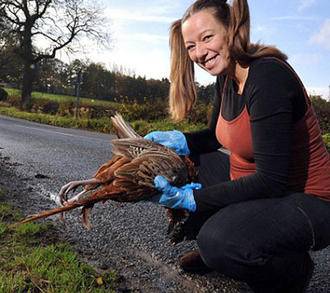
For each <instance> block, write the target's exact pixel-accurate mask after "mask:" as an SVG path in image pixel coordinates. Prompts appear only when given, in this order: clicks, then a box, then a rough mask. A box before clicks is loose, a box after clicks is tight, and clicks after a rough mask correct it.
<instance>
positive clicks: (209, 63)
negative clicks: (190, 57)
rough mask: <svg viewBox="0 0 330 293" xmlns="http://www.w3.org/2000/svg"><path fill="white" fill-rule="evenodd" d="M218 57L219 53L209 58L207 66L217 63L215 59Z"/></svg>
mask: <svg viewBox="0 0 330 293" xmlns="http://www.w3.org/2000/svg"><path fill="white" fill-rule="evenodd" d="M217 57H218V55H216V56H214V57H212V58H210V59H209V60H207V61H206V62H205V66H206V67H207V68H209V67H212V66H213V65H214V63H215V59H216V58H217Z"/></svg>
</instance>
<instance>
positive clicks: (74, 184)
mask: <svg viewBox="0 0 330 293" xmlns="http://www.w3.org/2000/svg"><path fill="white" fill-rule="evenodd" d="M99 183H100V180H99V179H96V178H92V179H87V180H78V181H70V182H69V183H67V184H65V185H63V186H62V187H61V189H60V192H59V193H58V198H59V202H60V203H61V205H64V204H66V203H67V202H68V194H69V192H70V191H73V192H74V191H75V190H76V189H77V188H78V187H79V186H86V185H90V184H93V185H96V186H97V185H98V184H99ZM87 191H88V189H87V190H86V189H84V190H83V191H82V192H80V193H78V194H77V195H76V196H74V197H73V198H71V199H70V202H72V201H74V200H77V199H78V198H79V197H81V196H82V195H84V194H85V193H86V192H87Z"/></svg>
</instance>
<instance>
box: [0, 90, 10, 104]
mask: <svg viewBox="0 0 330 293" xmlns="http://www.w3.org/2000/svg"><path fill="white" fill-rule="evenodd" d="M7 98H8V93H7V92H6V91H5V89H3V88H1V87H0V101H6V100H7Z"/></svg>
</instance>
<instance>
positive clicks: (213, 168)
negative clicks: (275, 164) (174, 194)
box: [195, 152, 330, 292]
mask: <svg viewBox="0 0 330 293" xmlns="http://www.w3.org/2000/svg"><path fill="white" fill-rule="evenodd" d="M197 161H198V163H197V164H199V181H200V182H201V183H202V184H203V186H210V185H213V184H216V183H219V182H221V181H225V180H229V159H228V156H227V155H225V154H223V153H221V152H215V153H209V154H205V155H202V156H200V157H199V158H197ZM198 216H199V215H198V214H196V215H195V218H198ZM200 219H201V221H202V223H200V227H201V228H200V230H199V233H198V235H197V244H198V247H199V250H200V254H201V257H202V259H203V260H204V262H205V263H206V264H207V265H208V266H209V267H211V268H214V269H216V270H217V271H219V272H221V273H223V274H224V275H227V276H229V277H232V278H235V279H238V280H241V281H245V282H247V283H248V284H249V285H250V286H251V287H252V288H264V292H280V290H281V289H276V288H281V286H282V285H283V286H285V285H284V284H285V283H288V282H290V281H291V280H294V278H296V277H297V276H298V275H299V270H300V268H301V266H302V265H303V262H304V259H306V254H307V253H308V251H309V250H319V249H322V248H325V247H326V246H328V245H329V244H330V202H327V201H324V200H321V199H318V198H317V197H315V196H312V195H307V194H304V193H293V194H290V195H288V196H286V197H282V198H266V199H258V200H250V201H246V202H241V203H237V204H232V205H229V206H227V207H225V208H222V209H221V210H219V211H216V212H215V213H210V214H209V215H208V217H206V216H205V214H204V215H201V217H200ZM256 291H257V290H256ZM259 291H260V290H259ZM261 292H263V290H261Z"/></svg>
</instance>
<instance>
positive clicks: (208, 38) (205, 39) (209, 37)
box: [203, 35, 212, 41]
mask: <svg viewBox="0 0 330 293" xmlns="http://www.w3.org/2000/svg"><path fill="white" fill-rule="evenodd" d="M211 38H212V35H207V36H205V37H204V38H203V41H209V40H210V39H211Z"/></svg>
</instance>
